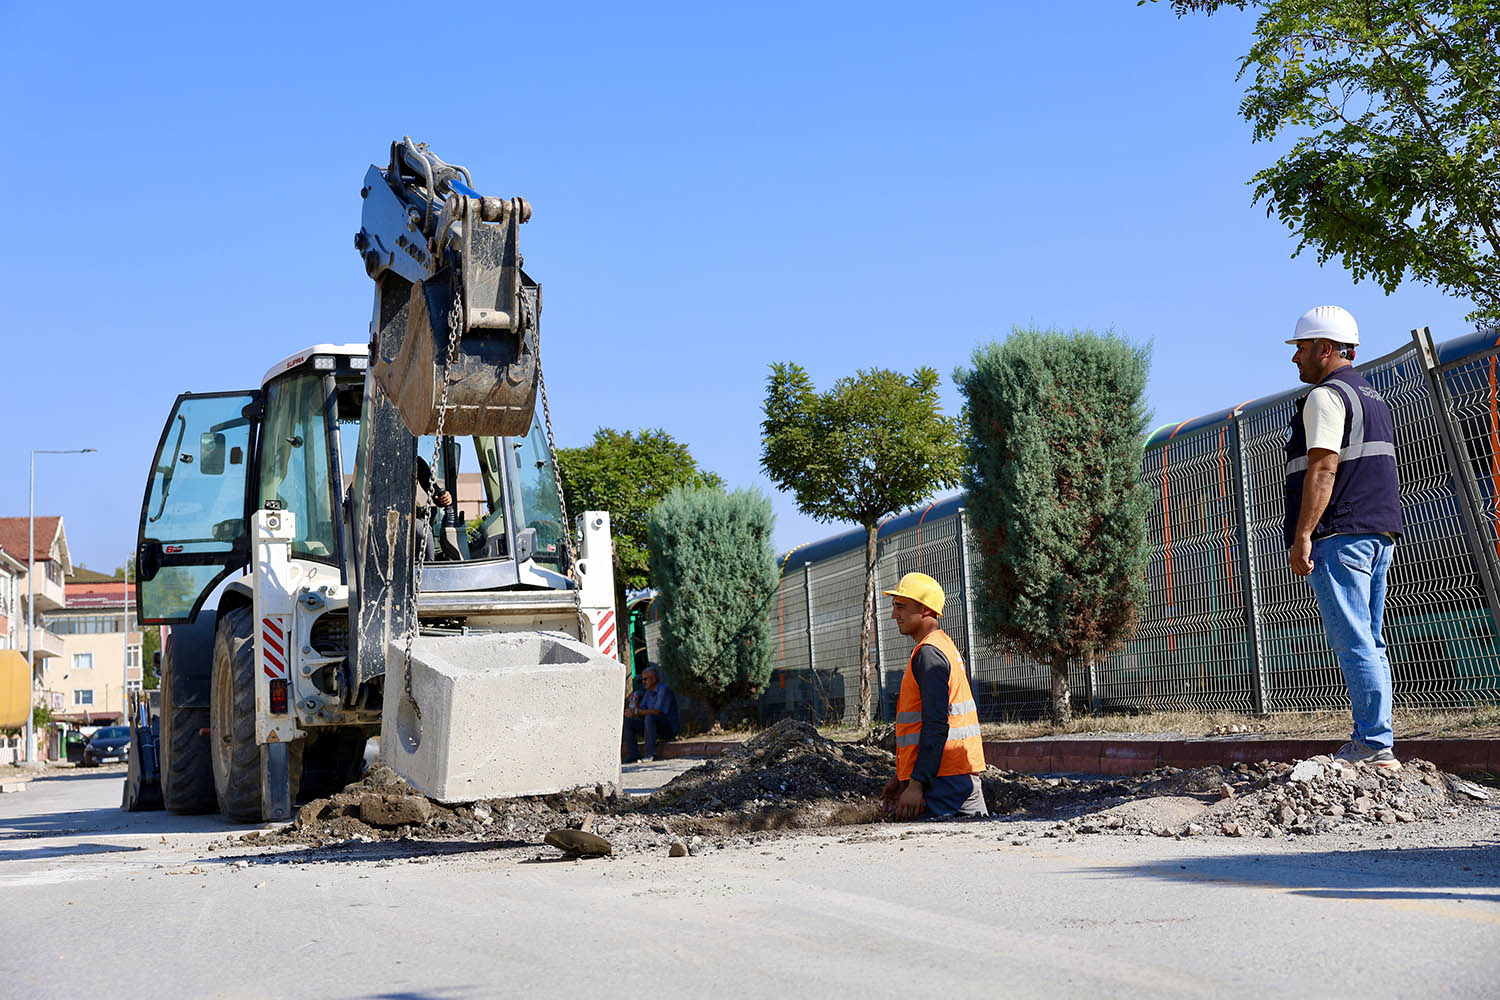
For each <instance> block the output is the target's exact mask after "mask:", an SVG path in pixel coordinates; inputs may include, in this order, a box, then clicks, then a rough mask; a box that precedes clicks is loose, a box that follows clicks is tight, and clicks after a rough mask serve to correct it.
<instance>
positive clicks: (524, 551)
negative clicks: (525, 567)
mask: <svg viewBox="0 0 1500 1000" xmlns="http://www.w3.org/2000/svg"><path fill="white" fill-rule="evenodd" d="M534 555H536V529H535V528H522V529H521V530H520V531H518V532H516V562H517V563H523V562H525V561H526V560H528V559H530V558H531V557H532V556H534Z"/></svg>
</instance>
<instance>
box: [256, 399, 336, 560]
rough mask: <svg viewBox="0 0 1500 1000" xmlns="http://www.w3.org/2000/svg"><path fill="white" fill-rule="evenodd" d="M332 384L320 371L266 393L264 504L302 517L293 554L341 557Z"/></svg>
mask: <svg viewBox="0 0 1500 1000" xmlns="http://www.w3.org/2000/svg"><path fill="white" fill-rule="evenodd" d="M327 401H328V384H327V382H326V381H325V379H324V378H323V377H322V376H321V375H319V374H318V373H316V372H304V373H300V374H294V375H290V376H288V377H286V378H283V379H282V380H280V381H278V382H275V383H273V384H272V385H271V387H270V388H269V389H268V390H267V391H266V417H265V424H264V427H263V430H262V437H261V460H260V503H259V506H260V507H261V508H265V507H266V506H267V505H268V504H272V503H273V502H275V504H277V505H279V506H280V507H281V509H283V510H288V511H291V512H293V513H294V514H296V516H297V518H296V520H297V534H296V537H295V538H294V539H293V540H292V554H293V555H300V556H305V557H307V558H310V559H316V560H319V561H321V562H329V563H331V562H334V561H336V560H337V558H338V544H337V541H336V536H335V532H336V531H337V525H336V524H335V522H334V518H333V501H332V496H331V491H332V480H331V479H330V478H329V473H328V424H327V421H326V417H325V413H324V410H325V406H326V404H327Z"/></svg>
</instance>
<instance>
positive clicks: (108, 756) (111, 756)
mask: <svg viewBox="0 0 1500 1000" xmlns="http://www.w3.org/2000/svg"><path fill="white" fill-rule="evenodd" d="M129 756H130V727H129V726H101V727H99V728H98V729H96V730H94V735H93V736H90V737H89V741H88V744H87V745H85V746H84V748H83V766H84V767H98V766H99V765H100V764H112V763H116V762H118V761H122V760H126V759H127V758H129Z"/></svg>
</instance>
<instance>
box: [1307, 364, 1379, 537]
mask: <svg viewBox="0 0 1500 1000" xmlns="http://www.w3.org/2000/svg"><path fill="white" fill-rule="evenodd" d="M1318 384H1319V385H1326V386H1332V387H1333V389H1334V391H1336V392H1338V393H1340V394H1341V395H1342V396H1343V398H1344V436H1343V440H1342V442H1341V443H1340V446H1339V464H1338V471H1337V473H1335V475H1334V479H1333V494H1332V496H1330V497H1329V498H1328V506H1327V507H1326V508H1325V509H1324V511H1323V517H1322V518H1321V519H1320V520H1319V521H1318V524H1317V527H1315V528H1313V538H1314V539H1315V540H1316V539H1319V538H1324V537H1326V536H1328V535H1340V534H1342V535H1365V534H1374V533H1377V532H1390V533H1391V534H1393V535H1399V534H1401V532H1402V529H1403V525H1402V522H1401V496H1400V493H1399V492H1398V490H1397V485H1396V428H1395V424H1394V422H1393V421H1392V420H1391V408H1390V407H1389V406H1387V405H1386V402H1385V400H1384V399H1382V398H1381V396H1380V393H1379V392H1377V391H1376V390H1375V388H1374V387H1373V386H1371V385H1370V383H1369V382H1367V381H1365V377H1364V376H1363V375H1361V374H1360V373H1359V372H1358V371H1356V370H1355V368H1354V366H1353V365H1345V366H1344V367H1343V368H1340V369H1338V370H1337V371H1335V372H1333V373H1332V374H1330V375H1329V376H1328V377H1327V378H1325V379H1324V380H1323V381H1322V382H1320V383H1318ZM1306 405H1307V397H1306V396H1303V397H1302V398H1301V399H1299V400H1298V401H1297V412H1296V413H1294V414H1293V415H1292V426H1291V436H1290V437H1289V438H1288V439H1287V442H1286V521H1285V523H1284V524H1283V526H1282V533H1283V535H1284V536H1285V541H1286V546H1287V548H1291V547H1292V536H1293V534H1294V533H1295V532H1296V530H1297V515H1298V514H1299V513H1300V512H1301V510H1302V482H1303V480H1304V479H1306V478H1307V429H1306V427H1305V426H1304V425H1303V423H1302V408H1303V407H1304V406H1306Z"/></svg>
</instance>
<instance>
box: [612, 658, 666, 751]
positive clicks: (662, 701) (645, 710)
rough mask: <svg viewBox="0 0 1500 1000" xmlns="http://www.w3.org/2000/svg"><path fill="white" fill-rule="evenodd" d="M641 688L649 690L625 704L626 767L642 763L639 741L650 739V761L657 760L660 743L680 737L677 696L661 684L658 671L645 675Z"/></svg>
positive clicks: (652, 670)
mask: <svg viewBox="0 0 1500 1000" xmlns="http://www.w3.org/2000/svg"><path fill="white" fill-rule="evenodd" d="M641 684H642V686H644V687H645V689H646V690H644V691H642V692H641V693H640V694H632V695H631V697H630V700H628V701H626V703H625V740H624V742H625V747H624V749H625V763H627V764H634V763H635V762H636V761H638V760H640V759H641V758H640V756H639V755H638V754H637V753H636V740H638V739H640V738H641V737H645V739H646V759H647V760H656V742H657V740H670V739H671V738H672V737H674V736H676V735H677V726H678V717H677V696H676V695H675V694H673V693H672V689H671V688H669V687H667V686H666V685H665V684H663V683H662V681H661V674H659V673H658V672H657V670H656V668H655V667H647V668H646V669H645V670H642V671H641Z"/></svg>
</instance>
